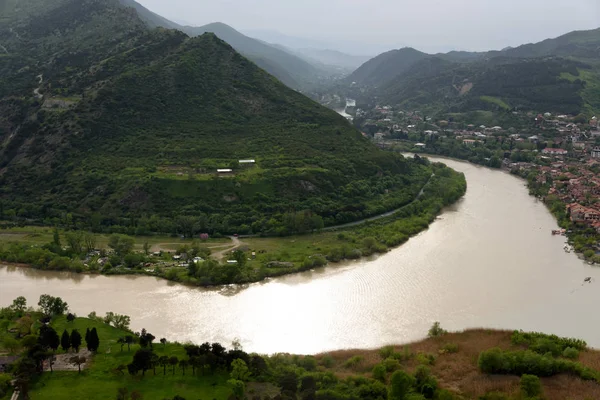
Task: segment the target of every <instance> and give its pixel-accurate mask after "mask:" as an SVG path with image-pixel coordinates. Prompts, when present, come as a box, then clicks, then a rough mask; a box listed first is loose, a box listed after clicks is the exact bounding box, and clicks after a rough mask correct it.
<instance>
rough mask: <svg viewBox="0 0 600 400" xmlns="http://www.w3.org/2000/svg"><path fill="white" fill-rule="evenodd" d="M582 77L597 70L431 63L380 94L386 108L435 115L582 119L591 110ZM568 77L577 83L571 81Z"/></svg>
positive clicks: (544, 64)
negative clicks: (509, 113)
mask: <svg viewBox="0 0 600 400" xmlns="http://www.w3.org/2000/svg"><path fill="white" fill-rule="evenodd" d="M580 71H592V67H591V66H589V65H586V64H583V63H579V62H576V61H570V60H566V59H561V58H545V59H519V60H515V59H510V58H500V57H498V58H493V59H491V60H486V61H480V62H474V63H467V64H465V63H452V62H449V61H446V60H443V59H441V58H437V57H435V58H429V59H425V60H423V61H421V62H419V63H417V64H415V65H414V66H413V68H411V69H410V70H408V71H407V72H405V73H404V74H403V75H402V76H401V77H399V78H397V79H395V80H393V81H392V82H389V83H388V85H387V86H386V87H385V88H384V89H382V90H379V91H377V92H376V93H377V95H378V96H379V98H380V99H383V101H384V102H385V103H386V104H401V105H403V106H404V107H407V108H415V109H416V108H424V109H428V110H430V111H445V112H463V111H469V110H474V109H475V110H477V109H483V110H498V111H506V110H510V109H526V110H532V109H533V110H540V111H552V112H562V113H571V114H577V113H579V112H581V111H582V110H583V108H584V106H585V105H586V103H585V100H584V96H583V94H582V93H583V91H584V89H585V88H586V86H587V84H588V83H587V82H586V81H585V78H584V75H582V73H581V72H580ZM565 74H567V75H568V76H569V77H571V79H567V78H565V76H564V75H565Z"/></svg>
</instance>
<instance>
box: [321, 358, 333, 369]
mask: <svg viewBox="0 0 600 400" xmlns="http://www.w3.org/2000/svg"><path fill="white" fill-rule="evenodd" d="M333 364H334V361H333V358H332V357H331V356H325V357H323V358H321V365H322V366H324V367H325V368H331V367H333Z"/></svg>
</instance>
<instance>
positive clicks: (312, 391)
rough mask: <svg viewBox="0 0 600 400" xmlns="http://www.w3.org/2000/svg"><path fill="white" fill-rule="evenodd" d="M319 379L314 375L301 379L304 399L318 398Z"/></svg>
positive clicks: (302, 397) (301, 394)
mask: <svg viewBox="0 0 600 400" xmlns="http://www.w3.org/2000/svg"><path fill="white" fill-rule="evenodd" d="M316 393H317V381H316V380H315V378H314V377H313V376H312V375H306V376H303V377H302V380H301V381H300V398H301V399H302V400H315V399H316V398H317V395H316Z"/></svg>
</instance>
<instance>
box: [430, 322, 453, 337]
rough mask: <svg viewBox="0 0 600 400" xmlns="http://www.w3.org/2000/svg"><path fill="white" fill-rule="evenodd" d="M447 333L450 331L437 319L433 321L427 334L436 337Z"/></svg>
mask: <svg viewBox="0 0 600 400" xmlns="http://www.w3.org/2000/svg"><path fill="white" fill-rule="evenodd" d="M446 333H448V331H446V330H445V329H442V327H441V326H440V323H439V322H438V321H436V322H434V323H433V325H432V326H431V328H429V332H428V333H427V336H428V337H430V338H434V337H440V336H442V335H445V334H446Z"/></svg>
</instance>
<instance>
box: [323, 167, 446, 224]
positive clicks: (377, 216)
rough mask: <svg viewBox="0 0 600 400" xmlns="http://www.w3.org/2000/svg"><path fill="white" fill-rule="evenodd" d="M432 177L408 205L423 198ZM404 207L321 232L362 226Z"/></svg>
mask: <svg viewBox="0 0 600 400" xmlns="http://www.w3.org/2000/svg"><path fill="white" fill-rule="evenodd" d="M434 176H435V174H431V176H430V177H429V179H428V180H427V182H425V184H424V185H423V187H422V188H421V190H420V191H419V194H417V195H416V196H415V198H414V199H413V201H411V202H410V203H409V204H412V203H414V202H415V201H417V200H419V198H420V197H421V196H423V193H425V187H426V186H427V185H428V184H429V182H431V179H433V177H434ZM406 206H407V205H404V206H402V207H400V208H397V209H395V210H392V211H388V212H386V213H383V214H379V215H376V216H374V217H369V218H365V219H361V220H359V221H354V222H348V223H347V224H340V225H334V226H328V227H326V228H323V229H322V231H325V232H326V231H334V230H336V229H343V228H350V227H353V226H357V225H361V224H364V223H365V222H371V221H377V220H378V219H382V218H386V217H389V216H392V215H394V214H395V213H397V212H398V211H400V210H401V209H402V208H404V207H406Z"/></svg>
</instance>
